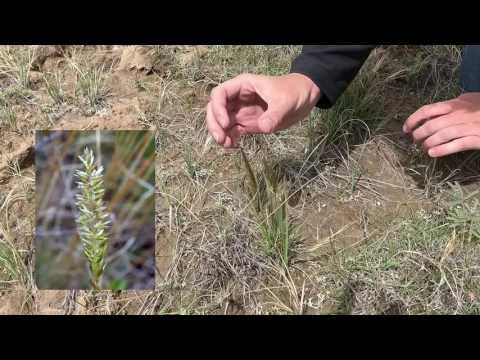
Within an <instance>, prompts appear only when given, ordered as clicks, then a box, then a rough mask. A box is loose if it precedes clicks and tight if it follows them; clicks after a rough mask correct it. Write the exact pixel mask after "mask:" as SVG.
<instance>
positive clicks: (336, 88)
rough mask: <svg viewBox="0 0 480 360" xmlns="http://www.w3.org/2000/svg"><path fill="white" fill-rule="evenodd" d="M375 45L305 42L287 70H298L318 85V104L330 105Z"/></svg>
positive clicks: (322, 105) (322, 106)
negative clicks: (319, 95) (311, 43)
mask: <svg viewBox="0 0 480 360" xmlns="http://www.w3.org/2000/svg"><path fill="white" fill-rule="evenodd" d="M376 46H377V45H305V46H304V47H303V49H302V53H301V54H300V55H299V56H298V57H297V58H296V59H295V60H294V61H293V63H292V67H291V70H290V72H291V73H300V74H303V75H305V76H307V77H309V78H310V79H312V81H313V82H314V83H315V84H316V85H317V86H318V87H319V88H320V91H321V94H322V95H321V98H320V101H319V102H318V104H317V107H319V108H322V109H327V108H330V107H332V106H333V105H334V104H335V102H336V101H337V99H338V98H339V97H340V96H341V95H342V94H343V92H344V91H345V90H346V89H347V87H348V85H349V84H350V83H351V82H352V80H353V79H354V78H355V76H356V75H357V74H358V72H359V71H360V68H361V67H362V65H363V64H364V62H365V61H366V60H367V58H368V56H369V55H370V52H371V51H372V50H373V49H374V48H375V47H376Z"/></svg>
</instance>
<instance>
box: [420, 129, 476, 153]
mask: <svg viewBox="0 0 480 360" xmlns="http://www.w3.org/2000/svg"><path fill="white" fill-rule="evenodd" d="M477 135H480V131H479V129H478V128H477V127H475V126H474V125H472V124H461V125H455V126H450V127H447V128H444V129H442V130H440V131H438V132H437V133H435V134H434V135H432V136H430V137H429V138H428V139H427V140H425V142H424V143H423V147H424V148H425V149H427V150H428V149H431V148H434V147H436V146H439V145H442V144H445V143H447V142H450V141H452V140H455V139H460V138H463V137H468V136H477Z"/></svg>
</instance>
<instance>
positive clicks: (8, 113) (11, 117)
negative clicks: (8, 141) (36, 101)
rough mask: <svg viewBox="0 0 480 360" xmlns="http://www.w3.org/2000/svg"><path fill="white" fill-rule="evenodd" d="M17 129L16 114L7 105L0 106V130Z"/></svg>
mask: <svg viewBox="0 0 480 360" xmlns="http://www.w3.org/2000/svg"><path fill="white" fill-rule="evenodd" d="M4 127H6V128H8V129H10V130H16V129H17V114H16V113H15V111H14V110H13V107H12V106H11V105H9V104H7V103H5V104H3V105H0V128H4Z"/></svg>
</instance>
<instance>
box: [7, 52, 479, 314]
mask: <svg viewBox="0 0 480 360" xmlns="http://www.w3.org/2000/svg"><path fill="white" fill-rule="evenodd" d="M299 50H300V47H298V46H209V47H197V48H192V47H186V46H155V47H153V52H154V54H155V56H156V58H155V59H154V63H156V64H159V68H160V69H161V70H159V71H154V72H153V73H152V74H150V75H148V76H147V75H145V74H136V75H132V74H130V75H128V76H127V75H125V78H126V79H128V81H126V82H125V84H122V85H120V84H117V82H118V78H114V76H115V75H116V74H115V72H114V68H113V67H112V63H114V62H115V61H117V60H118V59H116V58H115V59H113V60H112V59H111V58H110V59H108V61H103V62H100V63H95V64H91V65H92V66H85V65H81V64H85V63H84V62H82V57H87V56H91V55H92V54H94V53H96V52H98V53H100V52H104V53H108V51H110V50H108V49H107V50H105V49H104V48H102V49H100V48H89V47H75V51H73V52H72V53H73V55H72V56H71V57H70V58H68V61H67V64H70V65H71V62H74V64H75V66H67V67H63V68H61V69H60V70H59V71H60V72H58V75H54V74H50V75H47V76H46V77H45V79H46V80H47V81H46V82H47V84H48V85H45V84H44V85H43V86H41V87H40V88H39V89H38V90H34V91H32V90H28V91H30V92H31V94H29V95H28V96H27V98H28V99H30V100H28V101H30V102H34V103H36V104H37V106H36V107H35V109H37V110H38V109H40V108H43V109H44V110H45V109H47V110H46V111H45V112H44V113H42V114H47V120H43V119H45V116H44V115H43V116H40V115H39V113H37V115H34V117H35V116H37V118H38V119H40V118H41V119H42V120H38V121H39V123H42V121H43V124H50V125H52V124H55V123H58V121H60V119H62V118H63V117H64V116H65V114H66V113H68V112H71V113H72V112H73V113H75V114H78V117H79V118H80V119H83V118H85V117H86V118H87V119H88V117H89V116H92V115H93V116H94V117H95V116H97V115H95V114H104V113H105V114H107V115H108V114H109V111H110V110H109V109H110V108H111V107H112V106H115V103H116V102H117V101H118V102H120V101H126V100H129V101H130V100H131V99H132V98H135V99H138V102H137V103H135V111H134V114H135V126H137V127H139V128H155V130H156V134H157V138H156V144H157V163H156V167H157V169H156V170H157V171H156V184H157V186H156V187H157V188H156V192H157V204H156V208H157V210H156V212H157V214H156V216H157V222H156V225H157V244H158V245H157V246H159V247H157V261H159V263H157V290H155V291H152V292H148V293H137V292H121V293H106V294H103V295H94V294H91V293H88V292H79V293H75V294H74V293H71V292H70V293H66V294H65V295H64V297H62V299H63V300H62V301H63V302H62V304H63V305H62V304H60V305H59V308H60V309H61V311H62V312H67V313H68V312H70V313H72V312H73V313H78V312H79V311H80V312H82V313H109V314H110V313H135V314H137V313H138V314H318V313H320V314H323V313H342V314H345V313H353V314H424V313H427V314H432V313H434V314H438V313H448V314H453V313H458V314H471V313H478V312H479V298H480V286H479V284H480V282H479V280H480V279H479V268H478V264H477V263H476V262H475V260H476V259H478V256H479V254H478V251H479V250H478V249H479V248H478V246H479V244H478V240H477V233H476V232H477V230H476V227H477V224H478V206H477V205H476V203H475V199H476V195H471V197H470V198H468V199H467V200H472V202H469V201H466V202H463V203H461V204H456V205H454V206H452V204H451V202H452V199H450V198H449V196H450V195H451V194H456V196H457V197H458V196H461V195H460V194H461V193H462V191H464V192H467V191H470V190H471V189H473V191H475V190H476V189H477V188H478V186H477V185H476V180H477V178H478V175H477V174H478V156H477V155H476V154H464V155H462V156H458V157H452V158H450V159H446V160H442V161H431V160H430V159H428V158H427V157H425V156H424V155H423V154H422V153H421V152H420V151H419V150H418V149H416V148H415V147H413V146H412V145H411V143H410V141H409V140H408V139H405V138H403V137H402V135H401V132H400V129H401V124H402V122H403V120H404V119H405V118H406V117H407V116H408V115H409V114H410V113H411V112H413V111H415V110H416V109H417V108H418V107H419V106H421V105H424V104H425V103H428V102H433V101H440V100H444V99H448V98H451V97H453V96H456V94H458V92H459V89H458V85H457V84H456V83H455V82H453V81H452V73H453V74H457V73H458V64H459V57H460V51H459V47H457V46H421V47H418V46H389V47H383V48H379V49H377V51H375V52H374V53H373V54H372V56H371V57H370V58H369V60H368V62H367V64H366V66H365V67H364V68H363V69H362V72H361V74H360V76H359V77H358V78H357V79H356V80H355V82H354V83H353V84H352V86H351V87H350V88H349V89H348V91H347V93H346V94H345V95H344V96H343V97H342V98H341V99H340V101H339V103H338V104H337V106H336V107H335V108H333V109H331V110H329V111H315V112H313V113H312V114H311V116H310V117H309V118H308V119H306V120H305V121H304V122H303V123H302V124H301V125H300V126H296V127H294V128H292V129H289V130H287V131H284V132H282V133H280V134H277V135H272V136H263V135H258V136H252V137H249V138H247V139H244V140H243V141H242V144H241V146H242V149H243V151H244V152H245V155H246V157H247V158H248V160H249V162H250V167H251V169H252V173H253V174H254V175H255V176H256V177H257V179H258V178H262V173H263V174H265V173H266V171H265V169H266V168H268V167H269V166H274V168H275V169H276V170H275V171H276V172H277V173H276V177H278V179H279V180H280V181H279V183H280V184H281V185H282V190H281V191H280V194H281V195H280V196H279V198H278V199H276V198H275V196H273V195H274V194H273V193H270V195H267V201H268V199H276V200H275V201H274V202H275V204H276V205H274V206H273V207H270V213H275V212H276V211H277V210H278V209H282V208H283V209H284V210H285V212H284V213H283V212H282V211H283V210H282V211H280V212H279V214H280V215H282V214H283V215H285V216H283V215H282V216H280V221H279V224H289V226H290V225H292V226H293V225H294V227H295V229H296V232H295V234H296V241H295V242H294V245H292V246H291V247H289V249H291V253H289V254H288V256H286V257H283V260H282V256H280V257H278V256H272V253H271V252H269V251H266V250H268V247H267V248H265V246H264V245H265V239H266V238H268V236H265V234H262V231H261V226H260V227H259V225H261V224H262V221H263V224H269V223H268V220H267V221H266V222H265V221H264V220H265V217H263V218H262V217H259V216H258V213H257V212H256V211H252V204H253V203H254V202H255V201H256V200H255V196H253V197H252V193H251V192H249V186H248V184H249V178H251V176H250V175H249V172H248V171H246V168H245V165H244V161H243V160H242V155H241V153H240V152H238V151H223V150H221V149H219V148H217V147H216V146H215V145H214V144H212V143H211V141H209V139H208V134H207V132H206V129H205V124H204V117H205V113H204V109H205V104H206V101H207V99H208V94H209V91H210V89H211V88H212V87H214V86H216V85H217V84H219V83H221V82H222V81H224V80H227V79H229V78H231V77H233V76H235V75H237V74H240V73H242V72H254V73H266V74H282V73H285V72H286V71H288V68H289V65H290V62H291V59H292V58H293V57H294V56H295V55H296V54H297V53H298V52H299ZM8 51H11V49H10V50H8ZM4 54H5V55H4V56H3V57H1V56H0V59H7V60H8V61H6V60H4V64H7V67H4V68H3V69H4V74H5V79H6V80H5V81H8V82H9V84H10V85H11V88H10V90H9V92H8V93H7V92H4V93H3V96H2V99H5V100H6V103H7V104H8V105H9V106H31V105H28V101H25V96H23V94H24V93H25V90H22V91H19V90H18V89H17V87H18V84H19V83H21V81H17V80H18V79H20V75H19V74H20V72H19V71H18V70H12V69H18V66H19V65H15V67H14V66H13V65H12V64H14V63H13V62H12V61H11V60H9V59H11V58H10V57H8V56H7V55H6V54H7V53H4ZM83 54H86V55H83ZM8 64H10V65H8ZM102 64H103V67H102ZM7 68H10V69H11V70H8V71H7ZM89 69H100V70H92V71H93V72H88V71H89ZM49 71H50V70H49ZM95 71H97V72H95ZM7 73H8V74H9V75H8V76H7ZM82 74H83V76H82ZM87 74H90V75H89V76H87ZM15 79H17V80H15ZM69 79H70V80H69ZM82 79H83V80H82ZM110 79H115V80H114V81H113V80H112V81H110ZM69 81H70V82H69ZM82 84H83V85H82ZM12 86H15V91H13V90H14V88H13V87H12ZM121 86H123V87H124V88H123V89H122V88H121ZM127 87H128V91H127V90H125V89H126V88H127ZM82 89H83V90H82ZM99 89H111V90H112V91H111V92H109V94H110V95H109V96H105V95H106V94H107V93H106V92H105V91H97V90H99ZM75 90H76V91H75ZM122 90H123V91H122ZM117 94H123V95H117ZM132 94H133V95H132ZM116 96H118V97H116ZM52 104H54V105H55V106H53V105H52ZM47 105H48V106H47ZM86 108H88V109H90V110H91V109H94V110H92V111H85V109H86ZM19 119H20V118H18V119H17V123H18V122H20V123H21V121H19ZM19 129H20V131H23V130H22V126H21V124H20V126H19ZM265 161H266V162H267V166H266V165H265ZM265 166H266V167H265ZM453 181H458V182H459V183H460V184H459V185H458V186H459V188H458V187H456V188H455V189H451V188H450V187H449V186H448V184H449V183H451V182H453ZM250 190H251V189H250ZM2 191H3V189H2ZM257 192H258V189H257ZM267 193H268V192H267ZM253 194H255V191H254V192H253ZM268 196H270V197H268ZM466 196H469V195H466ZM252 199H253V202H252ZM277 200H278V201H277ZM447 200H448V201H447ZM262 204H263V205H265V201H264V202H262ZM266 218H267V219H268V218H269V217H268V216H266ZM271 224H272V223H271V222H270V225H271ZM279 228H282V226H280V227H279ZM283 228H284V227H283ZM270 230H271V227H270ZM11 231H12V230H10V232H11ZM275 233H276V232H275V231H273V234H275ZM282 236H283V235H282ZM273 237H274V238H275V236H273ZM270 238H271V237H270ZM283 238H285V237H284V236H283ZM12 241H13V244H15V248H16V249H17V250H18V251H20V255H21V256H26V257H27V258H28V256H27V253H22V252H21V249H27V248H28V247H27V248H25V247H19V246H18V244H17V243H16V240H12ZM273 243H274V242H273ZM160 244H161V246H160ZM270 248H271V247H270ZM7 251H8V250H7ZM27 251H28V250H27ZM281 253H282V251H281ZM287 257H288V261H285V258H287ZM9 258H10V259H15V257H14V256H12V255H10V256H9ZM28 264H29V263H28V262H27V269H23V268H22V269H23V270H22V271H23V272H24V273H26V274H28V272H29V271H31V268H29V267H28V266H30V265H28ZM9 274H10V275H7V276H8V278H9V279H10V280H7V281H18V280H12V279H15V276H12V274H13V273H11V272H9ZM17 278H18V277H17ZM27 278H29V277H28V276H27ZM22 281H23V280H22ZM8 286H10V285H8ZM72 299H76V300H72ZM78 303H81V304H83V305H81V306H80V305H78ZM72 304H77V305H76V306H73V305H72ZM72 306H73V307H72ZM79 308H80V309H82V310H78V309H79ZM69 309H70V310H69ZM72 309H76V310H72Z"/></svg>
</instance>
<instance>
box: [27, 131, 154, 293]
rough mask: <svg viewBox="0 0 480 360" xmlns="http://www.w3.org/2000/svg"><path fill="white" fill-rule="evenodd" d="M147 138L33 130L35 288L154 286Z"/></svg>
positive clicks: (147, 134)
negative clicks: (34, 133)
mask: <svg viewBox="0 0 480 360" xmlns="http://www.w3.org/2000/svg"><path fill="white" fill-rule="evenodd" d="M154 139H155V136H154V133H153V132H152V131H143V130H139V131H133V130H125V131H123V130H122V131H100V130H96V131H37V132H36V139H35V140H36V143H35V166H36V234H35V280H36V283H37V286H38V288H39V289H93V290H102V289H108V290H127V289H139V290H140V289H154V287H155V165H154V162H155V140H154Z"/></svg>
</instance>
